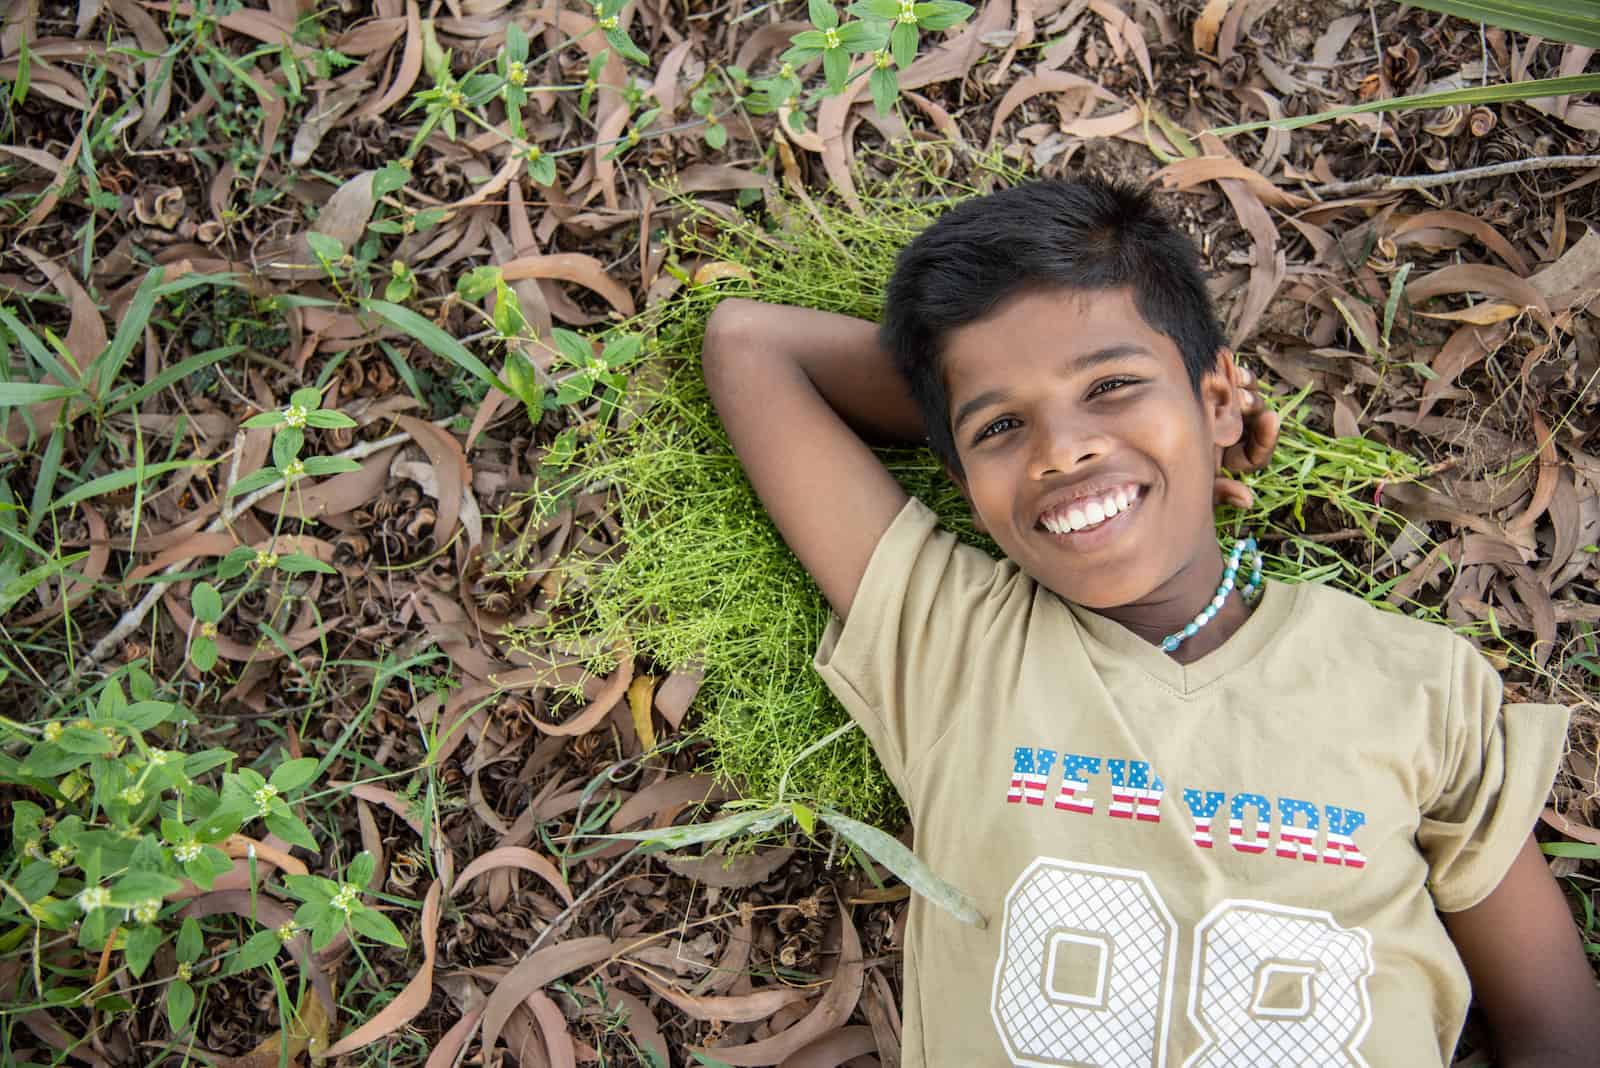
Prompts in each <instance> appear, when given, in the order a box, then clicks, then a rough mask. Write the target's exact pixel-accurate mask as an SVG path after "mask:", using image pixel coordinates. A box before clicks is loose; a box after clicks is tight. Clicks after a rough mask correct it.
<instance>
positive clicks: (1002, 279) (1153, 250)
mask: <svg viewBox="0 0 1600 1068" xmlns="http://www.w3.org/2000/svg"><path fill="white" fill-rule="evenodd" d="M1123 286H1127V287H1129V288H1131V289H1132V291H1133V300H1134V305H1135V307H1137V308H1138V309H1139V314H1140V315H1141V316H1143V317H1144V321H1145V322H1146V323H1147V324H1148V325H1149V326H1150V327H1151V329H1153V330H1156V331H1158V332H1160V333H1162V334H1165V335H1166V336H1167V337H1168V338H1170V339H1171V340H1172V342H1173V344H1175V345H1176V346H1177V348H1178V352H1179V353H1180V354H1181V355H1182V356H1183V365H1184V369H1185V370H1186V371H1188V373H1189V382H1190V385H1191V386H1193V387H1194V389H1195V391H1196V393H1198V392H1199V388H1200V382H1201V379H1202V378H1203V377H1204V376H1205V374H1206V373H1207V372H1208V371H1210V370H1212V369H1213V368H1214V367H1215V366H1216V357H1217V350H1218V349H1219V348H1221V347H1222V346H1223V344H1224V340H1223V335H1222V328H1221V327H1220V326H1219V325H1218V323H1217V317H1216V313H1215V312H1214V311H1213V310H1212V307H1211V298H1210V295H1209V294H1208V293H1207V292H1206V286H1205V279H1204V277H1203V275H1202V274H1201V272H1200V258H1199V255H1198V253H1197V252H1196V251H1195V247H1194V243H1193V242H1192V241H1190V240H1189V238H1188V237H1187V236H1186V235H1185V234H1184V233H1183V232H1182V231H1180V230H1179V229H1178V228H1177V227H1175V226H1174V225H1173V224H1172V222H1171V221H1170V220H1169V219H1168V218H1167V217H1166V215H1164V214H1163V213H1162V212H1161V210H1160V209H1159V208H1157V207H1156V205H1155V204H1154V202H1153V201H1152V200H1151V197H1150V194H1149V192H1148V191H1146V190H1144V189H1139V188H1136V187H1133V186H1129V185H1123V184H1118V183H1114V182H1110V181H1106V180H1105V179H1102V178H1094V177H1082V178H1072V179H1054V180H1048V181H1037V182H1029V183H1027V184H1024V185H1019V186H1016V187H1014V188H1011V189H1004V190H1001V191H999V192H995V193H990V194H988V195H987V196H982V197H977V198H975V199H973V200H969V201H966V202H965V203H963V204H961V205H959V206H957V207H956V208H954V209H953V210H951V211H950V212H949V213H948V214H946V215H944V216H942V217H941V218H940V219H939V220H938V221H937V222H935V223H934V224H933V225H932V226H930V227H928V228H927V229H926V230H924V231H923V232H922V233H921V234H919V235H917V237H916V238H915V239H914V240H913V241H912V242H911V243H910V244H909V245H907V246H906V247H905V248H904V249H902V250H901V252H900V256H899V259H898V261H897V262H896V264H895V269H894V275H893V276H892V277H891V278H890V279H889V286H888V290H887V293H886V294H885V306H884V315H883V325H882V326H881V328H880V336H881V340H882V342H883V345H884V347H885V348H887V349H888V350H889V351H890V352H891V353H892V354H893V355H894V361H895V367H896V368H897V369H898V370H899V371H900V373H901V375H903V376H904V377H905V379H906V381H907V382H908V383H909V384H910V386H911V394H912V396H913V397H914V398H915V399H916V402H917V405H918V407H919V408H920V409H921V410H922V420H923V423H924V425H925V426H926V428H927V432H928V445H929V447H930V448H931V449H932V450H933V452H934V454H935V455H937V456H938V457H939V458H940V459H941V460H943V461H944V462H945V463H946V464H948V465H949V466H950V468H951V469H952V470H953V471H955V472H957V473H958V474H959V473H960V471H961V463H960V460H959V459H958V458H957V456H956V445H955V437H954V434H953V433H952V431H951V427H950V400H949V396H948V394H947V392H946V390H945V384H944V375H943V369H942V356H943V348H944V345H945V342H946V339H947V338H948V337H949V335H950V333H951V332H952V331H954V330H956V329H958V328H959V327H962V326H965V325H967V324H968V323H973V322H976V321H978V320H980V319H982V318H983V317H984V316H986V315H989V314H990V313H992V312H993V311H994V310H995V309H996V308H998V307H999V305H1000V304H1001V303H1002V302H1003V301H1005V300H1007V299H1008V298H1010V297H1013V296H1017V295H1020V294H1022V293H1025V292H1036V291H1040V290H1055V289H1060V290H1069V291H1070V290H1078V291H1086V292H1094V291H1099V290H1106V289H1117V288H1121V287H1123Z"/></svg>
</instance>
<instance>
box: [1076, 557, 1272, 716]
mask: <svg viewBox="0 0 1600 1068" xmlns="http://www.w3.org/2000/svg"><path fill="white" fill-rule="evenodd" d="M1298 598H1299V586H1298V585H1285V584H1283V583H1281V582H1275V581H1273V580H1271V579H1267V580H1265V581H1264V582H1263V583H1262V593H1261V599H1260V601H1259V602H1258V603H1257V604H1256V607H1255V610H1254V611H1252V612H1251V613H1250V618H1248V619H1246V620H1245V621H1244V624H1243V625H1242V626H1240V627H1239V629H1238V630H1236V631H1234V632H1233V634H1232V635H1230V636H1229V638H1228V640H1227V641H1225V642H1223V643H1222V644H1221V645H1220V646H1218V647H1217V648H1215V649H1213V650H1211V652H1209V653H1207V654H1206V655H1205V656H1202V657H1201V658H1200V659H1199V660H1196V661H1194V662H1193V663H1189V664H1182V663H1179V662H1178V661H1177V660H1175V659H1173V657H1172V656H1171V655H1170V654H1168V653H1164V652H1162V651H1161V647H1160V646H1159V645H1155V644H1152V643H1151V642H1147V641H1145V640H1144V639H1143V638H1141V637H1139V635H1137V634H1135V633H1134V632H1133V631H1131V630H1129V629H1128V628H1127V627H1124V626H1123V625H1122V624H1121V623H1118V622H1116V621H1115V620H1111V619H1107V618H1106V617H1105V616H1102V615H1099V614H1097V613H1095V612H1091V611H1090V610H1089V609H1087V608H1083V607H1081V606H1079V605H1075V604H1071V603H1069V602H1063V603H1065V604H1066V606H1067V609H1068V611H1070V612H1071V613H1072V617H1073V619H1074V620H1075V621H1076V622H1077V624H1078V627H1079V629H1080V630H1081V631H1082V632H1083V634H1084V635H1085V637H1086V638H1087V640H1088V642H1089V643H1090V644H1091V645H1098V646H1100V647H1101V648H1102V649H1104V650H1105V651H1106V652H1107V653H1109V654H1111V655H1112V656H1114V657H1116V658H1118V659H1122V660H1125V661H1131V662H1132V663H1133V664H1134V665H1135V666H1137V667H1138V668H1139V669H1140V670H1141V671H1143V672H1144V673H1145V674H1147V675H1149V676H1150V677H1151V678H1153V679H1155V680H1156V681H1158V682H1160V683H1163V684H1164V685H1166V686H1168V687H1170V688H1171V689H1173V690H1176V691H1177V692H1179V693H1185V694H1188V693H1194V692H1195V691H1197V690H1199V689H1201V688H1203V687H1205V686H1208V685H1210V684H1211V683H1213V682H1215V681H1217V680H1218V679H1220V678H1222V677H1223V676H1224V675H1226V674H1228V673H1229V672H1230V671H1234V670H1236V669H1237V668H1240V667H1243V666H1244V665H1245V664H1247V663H1249V662H1250V661H1251V660H1252V659H1254V658H1255V657H1256V655H1257V654H1259V653H1260V652H1261V651H1262V650H1263V649H1265V648H1266V647H1267V646H1268V645H1269V644H1270V643H1271V642H1272V641H1273V639H1274V638H1276V637H1277V636H1278V634H1279V633H1280V632H1281V631H1282V630H1283V629H1284V626H1285V624H1286V623H1288V621H1289V619H1290V618H1291V617H1292V616H1293V614H1294V603H1295V601H1296V600H1298Z"/></svg>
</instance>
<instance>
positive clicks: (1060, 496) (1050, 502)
mask: <svg viewBox="0 0 1600 1068" xmlns="http://www.w3.org/2000/svg"><path fill="white" fill-rule="evenodd" d="M1118 490H1124V491H1126V492H1127V493H1128V494H1129V495H1130V496H1136V497H1141V498H1142V497H1143V496H1144V495H1145V493H1146V491H1147V490H1148V487H1147V486H1146V485H1145V484H1144V483H1143V482H1140V481H1139V480H1138V479H1135V478H1128V477H1127V476H1125V475H1100V476H1096V477H1095V478H1092V479H1085V480H1084V481H1082V482H1079V483H1077V484H1075V485H1071V486H1066V487H1063V488H1062V489H1059V490H1056V491H1054V492H1052V493H1050V494H1048V495H1046V496H1045V498H1044V499H1043V500H1042V501H1040V502H1039V504H1038V506H1037V510H1036V511H1035V513H1034V518H1033V522H1034V526H1036V527H1038V528H1039V529H1040V530H1044V529H1045V526H1044V518H1045V516H1047V515H1049V514H1050V513H1052V512H1057V511H1065V510H1066V509H1068V508H1070V507H1072V506H1073V505H1074V504H1079V503H1082V502H1088V501H1092V500H1099V499H1100V498H1103V497H1104V496H1106V494H1108V493H1115V492H1116V491H1118ZM1113 518H1115V517H1113ZM1046 533H1049V531H1046Z"/></svg>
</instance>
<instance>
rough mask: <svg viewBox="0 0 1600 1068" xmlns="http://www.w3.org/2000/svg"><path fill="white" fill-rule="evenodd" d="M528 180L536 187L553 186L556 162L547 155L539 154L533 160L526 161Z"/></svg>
mask: <svg viewBox="0 0 1600 1068" xmlns="http://www.w3.org/2000/svg"><path fill="white" fill-rule="evenodd" d="M528 178H529V179H530V180H532V181H533V182H534V183H535V184H537V185H554V184H555V180H556V160H555V157H554V156H552V155H550V154H549V153H540V154H539V156H538V157H537V158H535V159H532V160H529V161H528Z"/></svg>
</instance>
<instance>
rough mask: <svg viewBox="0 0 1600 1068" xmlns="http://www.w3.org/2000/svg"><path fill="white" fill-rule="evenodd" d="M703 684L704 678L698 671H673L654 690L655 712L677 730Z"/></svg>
mask: <svg viewBox="0 0 1600 1068" xmlns="http://www.w3.org/2000/svg"><path fill="white" fill-rule="evenodd" d="M704 683H705V676H704V675H702V674H701V673H700V672H698V671H691V670H680V671H674V672H673V673H672V674H671V675H668V676H667V681H666V682H663V683H662V684H661V685H660V686H658V687H657V688H656V711H657V712H660V713H661V715H662V717H663V718H664V719H666V721H667V722H668V723H670V724H672V726H673V729H677V728H678V727H680V726H682V725H683V717H684V716H686V715H687V714H688V712H689V706H690V705H692V704H693V703H694V699H695V695H696V694H698V693H699V692H700V687H701V686H702V685H703V684H704Z"/></svg>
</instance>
